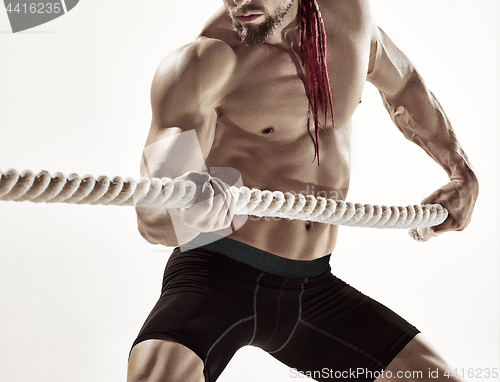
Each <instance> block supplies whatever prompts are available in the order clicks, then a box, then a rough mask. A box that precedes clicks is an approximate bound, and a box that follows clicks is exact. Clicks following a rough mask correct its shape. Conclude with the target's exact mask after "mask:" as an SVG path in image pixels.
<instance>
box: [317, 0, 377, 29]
mask: <svg viewBox="0 0 500 382" xmlns="http://www.w3.org/2000/svg"><path fill="white" fill-rule="evenodd" d="M318 4H319V8H320V11H321V13H322V14H323V17H324V18H325V22H326V23H328V20H330V22H333V23H335V24H336V26H337V27H338V28H340V29H342V30H348V31H350V32H355V31H360V32H361V31H366V30H367V29H370V28H371V27H372V24H373V20H372V16H371V8H370V2H369V0H318Z"/></svg>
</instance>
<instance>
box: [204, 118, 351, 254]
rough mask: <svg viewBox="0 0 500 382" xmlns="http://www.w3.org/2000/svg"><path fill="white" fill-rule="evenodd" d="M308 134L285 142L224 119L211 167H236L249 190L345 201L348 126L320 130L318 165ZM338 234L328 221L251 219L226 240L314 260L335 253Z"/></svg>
mask: <svg viewBox="0 0 500 382" xmlns="http://www.w3.org/2000/svg"><path fill="white" fill-rule="evenodd" d="M304 130H305V133H304V134H300V135H298V136H296V137H294V140H293V141H291V142H286V143H283V142H282V141H281V140H271V139H270V137H269V136H267V135H266V134H262V133H260V134H256V133H253V132H248V131H246V130H244V129H241V128H239V127H238V126H236V125H234V124H233V123H232V122H231V121H230V120H229V119H228V118H226V117H224V116H222V117H220V118H219V120H218V123H217V128H216V132H215V140H214V145H213V147H212V149H211V151H210V154H209V156H208V158H207V161H206V163H207V167H208V168H210V167H232V168H235V169H237V170H238V171H239V172H240V174H241V177H242V180H243V185H244V186H246V187H248V188H258V189H261V190H270V191H282V192H292V193H297V194H298V193H302V194H303V195H313V196H316V197H318V196H321V197H325V198H331V199H336V200H344V199H345V197H346V193H347V190H348V185H349V169H350V168H349V167H350V165H349V160H350V152H349V146H350V142H349V141H350V139H349V136H350V125H349V124H347V126H344V127H343V128H342V127H339V126H336V127H335V128H328V129H327V130H326V131H324V132H323V131H320V140H319V142H320V165H319V166H318V162H317V159H315V155H314V153H315V151H314V142H313V140H312V138H311V136H310V134H309V133H308V132H307V130H306V129H304ZM313 132H314V129H313ZM276 133H279V131H276V132H274V133H273V134H276ZM268 135H271V134H268ZM276 136H277V135H276ZM337 232H338V226H334V225H329V224H324V223H316V222H306V221H302V220H289V219H284V218H271V217H260V218H259V217H256V216H248V219H247V221H246V222H245V224H244V225H243V226H242V227H241V228H239V229H237V230H236V231H234V232H233V233H232V234H230V235H228V236H227V237H228V238H231V239H234V240H237V241H240V242H243V243H245V244H249V245H251V246H253V247H256V248H259V249H262V250H264V251H267V252H271V253H273V254H275V255H278V256H281V257H286V258H289V259H294V260H314V259H317V258H320V257H323V256H326V255H328V254H329V253H331V252H332V251H333V250H334V248H335V243H336V240H337Z"/></svg>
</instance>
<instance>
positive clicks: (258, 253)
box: [128, 0, 478, 382]
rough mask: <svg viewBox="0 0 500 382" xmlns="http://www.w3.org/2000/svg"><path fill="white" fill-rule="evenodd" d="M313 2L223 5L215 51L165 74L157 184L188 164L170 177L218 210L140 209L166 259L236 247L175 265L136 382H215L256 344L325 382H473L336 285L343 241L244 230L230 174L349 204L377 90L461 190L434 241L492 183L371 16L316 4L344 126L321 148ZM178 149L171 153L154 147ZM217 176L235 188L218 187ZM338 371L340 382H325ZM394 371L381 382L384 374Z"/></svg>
mask: <svg viewBox="0 0 500 382" xmlns="http://www.w3.org/2000/svg"><path fill="white" fill-rule="evenodd" d="M302 2H308V4H309V5H310V4H312V7H314V1H313V0H224V6H223V7H222V8H221V9H220V10H219V11H218V12H217V13H216V14H215V15H214V16H213V17H212V18H211V19H210V20H209V21H208V22H207V24H206V26H205V28H204V29H203V31H202V33H201V35H200V37H199V38H198V39H197V40H196V41H195V42H193V43H192V44H189V45H187V46H185V47H183V48H180V49H179V50H177V51H176V52H174V53H173V54H172V55H170V56H169V57H168V58H167V59H166V60H165V61H164V62H163V63H162V64H161V65H160V67H159V69H158V71H157V73H156V76H155V78H154V81H153V86H152V93H151V94H152V109H153V121H152V125H151V131H150V134H149V137H148V140H147V143H146V147H147V148H150V150H149V154H148V155H147V162H149V163H147V166H146V167H148V168H147V173H148V175H151V176H166V175H165V167H164V166H167V167H169V165H168V163H175V165H174V166H170V169H169V170H168V171H166V172H167V174H168V175H169V176H170V177H173V176H180V175H182V174H185V173H187V174H185V175H183V177H184V178H185V179H191V180H193V181H195V182H196V183H197V184H198V185H199V186H200V187H199V189H200V190H201V194H200V195H199V200H204V201H205V204H204V205H203V206H202V207H199V205H197V204H195V205H193V206H192V207H190V208H184V209H180V208H179V209H170V210H169V211H168V213H165V211H145V210H139V209H138V210H137V214H138V224H139V230H140V232H141V234H142V235H143V237H144V238H145V239H146V240H148V241H149V242H151V243H153V244H162V245H166V246H177V245H183V244H185V243H186V242H189V241H190V240H191V239H193V238H195V237H196V236H197V235H198V233H200V232H213V231H217V232H222V231H221V230H224V229H231V231H230V232H232V233H230V234H229V235H227V234H224V235H222V236H227V237H225V238H223V239H221V240H219V241H215V242H212V243H209V244H207V245H206V246H203V247H199V248H194V249H192V250H187V251H184V252H181V251H180V250H179V249H176V250H174V252H173V254H172V256H171V258H170V259H169V263H168V264H167V269H166V271H165V278H164V288H163V294H162V297H161V298H160V300H159V301H158V304H157V305H156V306H155V308H154V309H153V312H152V313H151V315H150V316H149V318H148V319H147V321H146V324H145V325H144V327H143V329H142V330H141V333H140V334H139V337H138V339H137V340H136V341H135V343H134V346H133V348H132V351H131V355H130V360H129V369H128V382H133V381H169V382H177V381H179V382H191V381H196V382H199V381H215V380H216V378H217V377H218V376H219V375H220V373H221V372H222V370H223V369H224V367H225V366H226V364H227V362H229V360H230V358H231V357H232V356H233V354H234V352H235V351H236V350H237V349H238V348H239V347H241V346H244V345H248V344H251V345H253V346H259V347H261V348H263V349H264V350H266V351H268V352H269V353H270V354H271V355H272V356H274V357H276V358H277V359H279V360H280V361H282V362H284V363H285V364H287V365H289V366H290V367H291V368H296V369H298V370H301V371H303V372H305V373H309V374H308V375H311V376H314V378H315V379H317V380H320V381H323V380H333V379H334V378H333V371H338V372H340V373H341V374H338V375H341V379H355V380H360V381H361V380H370V381H373V380H375V379H379V380H381V381H382V380H389V379H403V378H404V377H403V378H402V375H404V374H401V372H404V371H411V372H417V371H421V372H422V374H415V373H413V375H414V376H415V378H414V379H418V380H429V381H430V380H433V381H435V380H436V378H435V377H436V375H432V377H431V376H430V375H429V370H436V369H438V371H439V373H438V374H439V379H443V380H447V381H449V380H459V379H460V378H459V377H452V378H448V377H445V376H444V372H445V371H446V370H447V369H448V370H450V369H451V366H450V365H448V364H447V363H446V362H445V361H444V360H443V358H441V356H439V355H438V353H437V352H436V351H435V350H434V349H433V348H432V347H431V346H430V344H429V343H428V342H427V341H426V340H425V339H424V338H423V337H422V335H421V334H419V332H418V330H417V329H415V327H413V326H412V325H410V324H409V323H407V322H406V321H404V320H403V319H402V318H400V317H399V316H397V315H396V314H395V313H393V312H391V311H390V310H389V309H387V308H385V307H383V306H382V305H380V304H378V303H377V302H375V301H373V300H371V299H369V298H368V297H366V296H363V295H362V294H361V293H359V292H358V291H356V290H355V289H353V288H351V287H350V286H347V285H346V284H344V283H343V282H342V281H341V280H338V279H337V278H335V277H334V276H332V275H331V273H330V271H329V266H328V259H329V257H328V255H327V254H329V253H331V252H332V251H333V249H334V247H335V242H336V238H337V231H338V227H337V226H334V225H326V224H320V223H310V222H304V221H299V220H287V219H264V218H261V219H256V218H249V219H247V221H246V222H244V224H243V223H242V224H235V222H236V220H237V219H233V216H232V213H231V211H232V207H233V206H234V195H232V194H231V192H230V191H229V190H228V188H227V185H226V183H229V184H231V183H234V182H233V181H232V180H230V179H229V178H231V176H229V177H227V176H222V175H223V174H224V171H220V168H223V167H225V168H232V169H236V170H237V171H239V173H240V174H241V179H242V180H243V183H244V185H245V186H247V187H249V188H260V189H262V190H264V189H265V190H273V191H274V190H279V191H283V192H296V193H300V192H301V191H303V190H305V189H307V188H306V187H307V185H314V188H315V190H316V192H323V194H322V195H327V196H328V197H330V196H331V195H336V196H337V198H339V199H340V198H343V197H344V196H345V194H346V192H347V189H348V186H349V177H350V134H351V117H352V115H353V113H354V111H355V109H356V107H357V105H358V104H359V102H360V99H361V94H362V91H363V87H364V84H365V81H366V80H368V81H370V82H371V83H372V84H373V85H375V86H376V87H377V88H378V89H379V90H380V93H381V96H382V98H383V100H384V104H385V106H386V108H387V110H388V111H389V113H390V115H391V117H392V119H393V121H394V122H395V124H396V125H397V127H398V128H399V130H401V131H402V133H403V134H404V136H405V137H406V138H407V139H409V140H411V141H413V142H414V143H416V144H417V145H419V146H420V147H422V148H423V149H424V150H425V151H426V152H427V154H429V155H430V156H431V157H432V158H433V159H435V160H436V162H438V163H439V164H440V165H441V166H442V167H443V168H444V170H445V171H446V172H447V173H448V175H449V178H450V182H449V183H447V184H446V185H444V186H443V187H442V188H440V189H439V190H437V191H435V192H434V193H433V194H431V195H430V196H429V197H427V198H426V199H424V200H423V202H422V203H423V204H427V203H440V204H442V205H444V206H445V207H446V208H447V209H448V210H449V211H450V216H449V218H448V219H447V220H446V221H445V222H444V223H443V224H441V225H440V226H438V227H435V231H436V232H446V231H452V230H463V229H464V228H465V227H466V226H467V225H468V223H469V221H470V217H471V214H472V209H473V207H474V203H475V200H476V198H477V194H478V182H477V179H476V177H475V175H474V172H473V170H472V168H471V165H470V164H469V162H468V159H467V157H466V155H465V154H464V152H463V151H462V149H461V148H460V145H459V143H458V142H457V140H456V137H455V135H454V133H453V130H452V128H451V125H450V123H449V121H448V119H447V118H446V116H445V114H444V112H443V110H442V108H441V106H440V104H439V102H438V101H437V100H436V98H435V97H434V96H433V94H432V93H431V92H430V91H429V90H428V89H427V88H426V86H425V84H424V83H423V81H422V78H421V77H420V75H419V74H418V72H417V71H416V70H415V68H414V66H413V65H412V64H411V62H410V61H409V60H408V58H407V57H406V56H405V55H404V54H403V53H402V52H401V51H400V50H399V49H398V48H397V47H396V46H395V45H394V44H393V43H392V42H391V40H390V39H389V37H388V36H387V35H386V34H385V33H384V32H383V31H382V30H380V29H378V28H377V27H376V25H375V24H374V21H373V20H372V18H371V15H370V10H369V4H368V1H367V0H318V1H317V3H318V6H319V9H320V10H321V15H322V18H323V20H324V26H325V31H326V37H327V40H326V41H327V48H328V49H327V52H328V55H327V67H328V75H329V81H330V85H331V93H332V96H333V112H334V126H333V125H332V120H331V118H329V119H328V123H327V126H326V129H325V130H324V131H319V140H318V139H317V138H316V135H315V126H314V117H313V116H311V106H310V103H309V101H308V93H307V90H306V89H307V81H306V71H305V70H304V68H303V66H302V61H301V42H300V41H301V40H300V36H301V33H300V30H301V29H300V23H299V21H300V15H301V5H302ZM235 27H236V28H235ZM329 113H330V111H329V110H328V107H326V114H329ZM320 114H322V113H321V110H320ZM322 119H323V120H324V116H322V115H320V118H319V120H322ZM190 131H191V132H193V131H194V132H196V137H197V142H199V145H200V147H201V154H199V155H198V157H199V158H198V159H193V160H191V159H192V158H194V157H197V153H196V144H192V145H191V143H192V142H191V143H189V142H188V143H186V142H187V141H185V142H184V143H180V141H181V138H180V137H182V136H183V134H184V133H188V132H190ZM184 136H185V135H184ZM165 139H167V140H168V142H169V143H168V144H167V145H162V144H158V145H157V146H155V144H157V143H159V142H162V141H164V140H165ZM317 142H319V143H318V146H316V143H317ZM179 147H181V148H180V149H179ZM318 154H319V160H318ZM179 156H181V157H182V156H183V158H182V160H179V159H178V157H179ZM190 161H191V162H192V163H191V162H190ZM194 162H196V163H194ZM205 164H206V167H207V168H208V169H214V171H215V172H217V171H219V173H220V174H222V175H221V176H220V177H217V176H216V174H215V173H214V171H212V172H211V174H210V175H209V174H208V170H206V169H204V167H203V166H204V165H205ZM217 169H219V170H217ZM233 175H234V174H233ZM224 177H225V178H228V179H224ZM233 180H234V179H233ZM214 195H215V196H214ZM221 196H222V197H221ZM207 201H208V202H207ZM232 220H233V221H232ZM231 224H232V225H231ZM228 227H229V228H228ZM202 235H203V234H202ZM198 237H199V236H198ZM324 368H326V369H328V370H330V372H331V374H330V375H326V374H328V373H324V374H323V373H319V372H318V371H320V370H323V369H324ZM353 370H357V371H358V374H353ZM382 370H384V374H383V375H382V376H381V375H380V374H376V373H375V372H376V371H379V372H380V371H382ZM361 371H362V372H361ZM315 372H316V374H313V373H315ZM398 372H399V373H398ZM404 379H411V378H404Z"/></svg>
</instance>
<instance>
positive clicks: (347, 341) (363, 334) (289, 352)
mask: <svg viewBox="0 0 500 382" xmlns="http://www.w3.org/2000/svg"><path fill="white" fill-rule="evenodd" d="M417 333H418V330H417V329H416V328H415V327H413V326H412V325H410V324H409V323H408V322H406V321H405V320H404V319H402V318H401V317H400V316H398V315H397V314H395V313H394V312H392V311H391V310H390V309H388V308H387V307H385V306H384V305H382V304H380V303H378V302H377V301H375V300H373V299H371V298H370V297H368V296H366V295H364V294H362V293H360V292H359V291H358V290H356V289H354V288H352V287H351V286H349V285H348V284H346V283H344V282H343V281H341V280H339V279H338V278H336V277H334V276H331V277H330V278H329V279H327V280H323V281H322V282H320V283H317V285H314V283H313V284H312V285H309V286H307V285H306V288H305V289H304V293H303V295H302V301H301V314H300V318H299V320H298V322H297V326H296V329H295V331H294V333H293V335H292V336H291V337H290V339H289V341H288V343H287V346H285V347H284V348H283V349H282V350H281V351H280V352H277V353H274V354H272V355H273V356H274V357H276V358H277V359H279V360H280V361H282V362H284V363H285V364H287V365H289V366H290V367H292V368H295V369H297V370H299V371H303V372H304V373H305V374H306V375H308V376H310V377H311V378H313V379H315V380H318V381H331V380H334V379H349V380H354V381H373V380H375V379H376V378H377V376H378V375H379V373H380V372H381V371H382V370H383V369H385V368H386V367H387V365H388V364H389V363H390V362H391V360H392V359H393V358H394V357H395V356H396V355H397V354H398V353H399V351H401V349H403V348H404V347H405V345H406V344H407V343H408V342H409V341H410V340H411V339H412V338H413V337H414V336H415V335H416V334H417ZM377 373H378V374H377Z"/></svg>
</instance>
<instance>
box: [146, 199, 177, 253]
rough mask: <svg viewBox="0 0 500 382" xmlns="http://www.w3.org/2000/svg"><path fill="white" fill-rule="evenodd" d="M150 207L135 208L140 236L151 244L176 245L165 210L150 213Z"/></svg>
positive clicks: (172, 228) (172, 229) (168, 216)
mask: <svg viewBox="0 0 500 382" xmlns="http://www.w3.org/2000/svg"><path fill="white" fill-rule="evenodd" d="M152 212H153V211H151V209H149V211H148V209H145V208H136V213H137V227H138V229H139V232H140V234H141V236H142V237H143V238H144V239H146V241H148V242H149V243H151V244H162V245H165V246H169V247H175V246H178V245H179V244H178V241H177V237H176V234H175V230H174V227H173V224H172V219H171V218H170V215H169V213H168V211H167V209H166V208H165V209H163V210H162V211H161V213H152Z"/></svg>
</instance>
